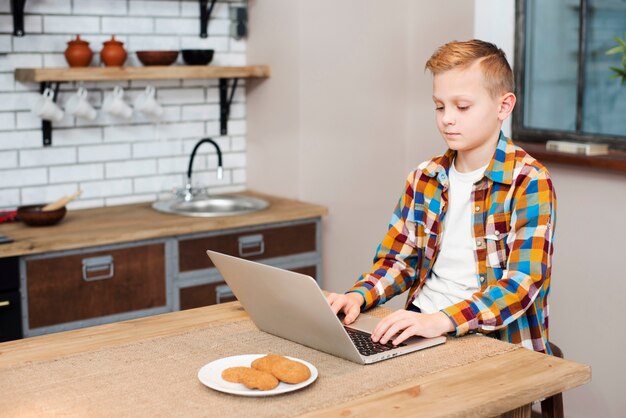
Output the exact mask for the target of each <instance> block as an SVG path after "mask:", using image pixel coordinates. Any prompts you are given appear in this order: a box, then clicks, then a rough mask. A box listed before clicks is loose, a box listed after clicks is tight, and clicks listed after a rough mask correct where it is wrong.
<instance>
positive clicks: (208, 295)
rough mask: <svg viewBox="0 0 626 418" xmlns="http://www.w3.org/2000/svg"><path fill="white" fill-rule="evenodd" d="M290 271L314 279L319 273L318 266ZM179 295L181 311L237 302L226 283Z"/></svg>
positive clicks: (188, 288)
mask: <svg viewBox="0 0 626 418" xmlns="http://www.w3.org/2000/svg"><path fill="white" fill-rule="evenodd" d="M289 270H291V271H295V272H298V273H302V274H306V275H308V276H311V277H313V278H315V276H316V273H317V267H316V266H308V267H298V268H293V269H289ZM179 295H180V309H181V310H183V309H191V308H199V307H201V306H207V305H215V304H217V303H224V302H231V301H233V300H237V299H236V298H235V297H234V296H233V294H232V292H231V291H230V288H229V287H228V285H227V284H226V283H224V282H217V283H207V284H201V285H198V286H191V287H184V288H181V289H180V293H179Z"/></svg>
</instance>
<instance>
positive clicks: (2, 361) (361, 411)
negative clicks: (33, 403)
mask: <svg viewBox="0 0 626 418" xmlns="http://www.w3.org/2000/svg"><path fill="white" fill-rule="evenodd" d="M242 318H247V314H246V313H245V311H243V309H241V305H240V304H239V303H238V302H231V303H226V304H222V305H214V306H208V307H203V308H197V309H192V310H187V311H181V312H173V313H167V314H163V315H158V316H152V317H147V318H141V319H135V320H131V321H124V322H118V323H114V324H107V325H101V326H97V327H91V328H84V329H79V330H73V331H67V332H61V333H57V334H48V335H43V336H40V337H32V338H27V339H24V340H16V341H10V342H6V343H1V344H0V371H1V370H2V369H3V368H7V367H11V366H19V365H25V364H27V363H29V362H35V361H46V360H53V359H57V358H59V357H62V356H66V355H71V354H77V353H84V352H90V351H94V350H100V349H102V348H108V347H118V346H122V345H125V344H129V343H134V342H138V341H145V340H148V339H152V338H155V337H161V336H168V335H176V334H181V333H185V332H187V331H192V330H195V329H200V328H205V327H206V326H207V325H212V324H215V325H219V324H223V323H225V322H228V321H236V320H239V319H242ZM493 342H494V344H497V343H499V342H497V341H495V340H493ZM590 379H591V369H590V367H589V366H586V365H583V364H578V363H575V362H572V361H568V360H563V359H559V358H556V357H552V356H547V355H544V354H540V353H536V352H534V351H530V350H527V349H524V348H517V349H514V350H511V351H508V352H505V353H503V354H499V355H497V356H493V357H486V358H483V359H482V360H478V361H475V362H473V363H470V364H466V365H463V366H458V367H450V368H447V369H444V370H442V371H439V372H436V373H432V374H428V375H426V376H423V377H421V378H416V379H415V380H414V381H411V382H409V383H404V384H401V385H396V386H393V387H389V388H388V389H386V390H384V391H382V392H376V393H373V394H370V395H366V396H363V397H361V398H358V399H356V400H354V401H350V402H346V403H344V404H339V405H331V406H329V405H320V409H319V410H317V411H314V412H312V413H309V414H307V416H388V415H389V413H390V411H394V412H393V414H394V415H397V416H411V415H412V414H411V412H415V411H419V414H420V416H428V417H440V416H494V415H498V414H502V413H504V412H506V411H510V410H513V409H515V408H519V407H521V406H523V405H526V404H528V403H530V402H532V401H534V400H538V399H542V398H544V397H547V396H551V395H553V394H555V393H559V392H562V391H565V390H567V389H571V388H574V387H576V386H580V385H582V384H585V383H587V382H589V381H590ZM32 396H33V397H37V396H38V394H37V393H33V394H32ZM94 407H97V405H96V406H94ZM92 412H96V411H92ZM99 412H101V413H102V414H103V415H106V411H99ZM129 412H131V411H129ZM163 412H164V413H165V414H168V413H174V411H163Z"/></svg>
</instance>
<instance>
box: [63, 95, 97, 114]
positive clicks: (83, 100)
mask: <svg viewBox="0 0 626 418" xmlns="http://www.w3.org/2000/svg"><path fill="white" fill-rule="evenodd" d="M65 111H66V112H67V113H68V114H69V115H72V116H76V117H78V118H83V119H87V120H95V119H96V116H98V113H97V112H96V109H94V108H93V107H92V106H91V105H90V104H89V102H88V101H87V89H86V88H84V87H79V88H78V91H77V92H76V94H73V95H72V96H71V97H70V98H69V99H67V102H65Z"/></svg>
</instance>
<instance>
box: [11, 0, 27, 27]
mask: <svg viewBox="0 0 626 418" xmlns="http://www.w3.org/2000/svg"><path fill="white" fill-rule="evenodd" d="M25 4H26V0H11V13H12V14H13V35H15V36H24V5H25Z"/></svg>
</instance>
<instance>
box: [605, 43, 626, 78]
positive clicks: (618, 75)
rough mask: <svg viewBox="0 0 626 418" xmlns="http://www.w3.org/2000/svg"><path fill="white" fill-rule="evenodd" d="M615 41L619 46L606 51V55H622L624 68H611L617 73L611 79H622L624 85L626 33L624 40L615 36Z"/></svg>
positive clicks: (625, 76) (625, 75)
mask: <svg viewBox="0 0 626 418" xmlns="http://www.w3.org/2000/svg"><path fill="white" fill-rule="evenodd" d="M613 39H615V42H617V43H618V45H617V46H616V47H614V48H611V49H609V50H608V51H606V54H607V55H613V54H622V62H621V64H622V67H621V68H620V67H609V68H611V70H612V71H613V72H614V73H615V74H613V75H612V76H611V78H612V79H613V78H621V79H622V80H621V81H622V85H624V83H625V82H626V32H624V39H621V38H619V37H617V36H614V37H613Z"/></svg>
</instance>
